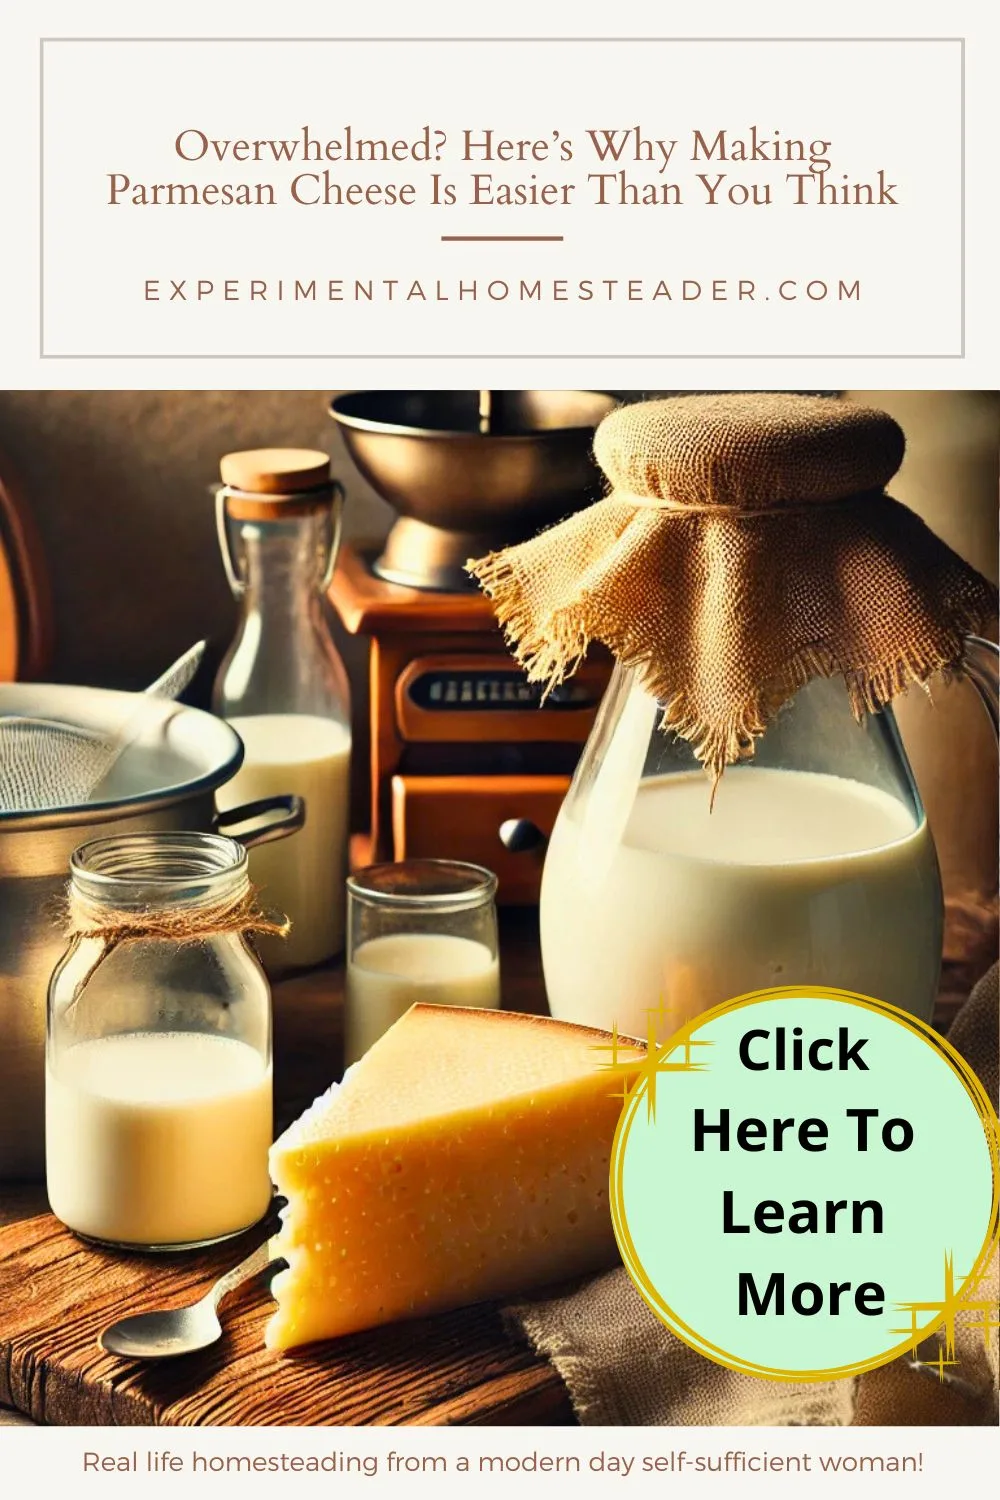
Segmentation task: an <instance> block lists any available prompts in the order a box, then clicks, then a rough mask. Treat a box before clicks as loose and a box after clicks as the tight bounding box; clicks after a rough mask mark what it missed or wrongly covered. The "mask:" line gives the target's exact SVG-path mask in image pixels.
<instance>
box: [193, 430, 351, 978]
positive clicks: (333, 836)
mask: <svg viewBox="0 0 1000 1500" xmlns="http://www.w3.org/2000/svg"><path fill="white" fill-rule="evenodd" d="M220 467H221V476H222V485H221V487H220V489H219V490H218V492H217V495H216V506H217V512H216V514H217V523H218V535H219V545H220V548H221V550H222V559H223V563H224V564H225V568H226V574H227V577H228V579H229V584H230V587H231V588H232V591H233V594H234V596H235V597H236V599H237V601H238V603H239V605H240V622H239V629H238V631H237V634H236V638H235V640H234V641H233V644H232V646H231V647H230V649H229V651H228V653H227V654H226V657H225V659H224V661H223V662H222V665H221V667H220V669H219V673H218V676H217V678H216V683H215V691H214V695H213V707H214V709H215V711H216V713H218V714H220V715H221V716H222V717H224V718H226V719H228V720H229V722H230V723H231V724H232V726H233V728H234V729H235V730H236V732H237V733H238V734H239V736H240V738H241V739H242V740H243V743H244V746H245V747H246V758H245V760H244V763H243V767H242V769H241V770H240V771H239V772H238V773H237V775H236V776H235V777H234V778H233V780H232V781H231V782H229V784H228V785H227V786H226V787H224V788H223V789H222V791H221V792H220V793H219V799H218V800H219V807H220V810H223V809H225V808H228V807H230V806H232V805H235V804H237V803H240V802H248V801H254V800H256V799H257V798H259V797H267V796H271V795H274V794H275V793H277V792H280V793H289V792H290V793H295V794H297V795H298V796H300V797H302V798H303V799H304V801H305V804H306V822H305V827H304V828H303V829H302V831H301V832H300V833H298V834H296V836H295V837H294V839H292V840H291V841H287V842H283V843H274V844H269V845H267V846H264V847H261V848H259V849H257V850H255V851H254V853H253V855H252V856H251V866H250V874H251V877H252V879H253V880H254V882H255V883H256V884H257V885H258V886H260V887H261V889H262V897H263V900H264V902H265V904H266V905H268V906H273V907H276V908H277V909H278V910H280V911H283V912H285V913H287V915H288V917H289V918H290V920H291V923H292V927H291V932H290V935H289V937H288V938H287V939H286V940H285V941H284V942H280V941H276V940H271V939H264V940H263V941H262V943H261V954H262V956H263V958H264V961H265V965H266V966H267V967H268V968H269V969H271V970H274V969H278V968H298V967H305V966H307V965H312V964H318V963H322V962H324V961H325V960H327V959H329V958H332V957H333V956H334V955H335V954H337V953H339V952H340V951H341V949H342V948H343V946H344V915H345V906H346V890H345V879H346V874H347V840H348V810H349V782H350V753H351V727H350V690H349V686H348V680H347V674H346V672H345V670H344V665H343V662H342V661H341V659H340V656H339V654H338V652H337V649H336V647H335V645H334V643H333V639H332V637H331V634H330V625H329V616H328V612H327V604H326V592H327V589H328V587H329V583H330V579H331V576H332V574H333V568H334V564H335V561H336V555H337V546H338V542H339V536H340V521H341V510H342V505H343V491H342V490H341V488H340V486H339V485H338V484H337V483H336V482H335V481H333V480H331V478H330V460H329V458H328V457H327V455H326V454H325V453H321V452H315V451H313V450H309V449H293V448H265V449H255V450H252V451H248V452H241V453H229V454H227V455H226V456H225V457H224V458H223V459H222V462H221V466H220Z"/></svg>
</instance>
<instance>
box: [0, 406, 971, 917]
mask: <svg viewBox="0 0 1000 1500" xmlns="http://www.w3.org/2000/svg"><path fill="white" fill-rule="evenodd" d="M330 394H331V393H330V392H328V391H240V392H233V391H194V392H189V391H166V392H158V391H8V392H0V453H2V454H3V455H5V457H6V458H7V459H9V461H10V463H11V464H12V466H13V469H14V471H15V472H16V473H17V474H18V475H19V476H20V480H21V484H22V487H23V488H24V490H25V492H26V493H27V495H28V497H29V499H30V501H31V504H32V507H33V509H34V512H35V515H36V518H37V522H38V526H39V529H40V531H41V534H42V539H43V543H44V547H45V552H46V555H47V558H48V563H49V568H50V572H51V575H52V585H53V594H54V608H55V626H56V652H55V660H54V663H53V668H52V672H51V675H52V676H53V677H54V678H56V679H59V680H65V681H78V682H88V683H92V684H95V685H109V686H125V687H141V686H143V685H145V684H146V683H147V682H149V681H150V680H151V679H152V678H153V677H155V676H156V675H157V674H158V673H159V672H160V671H161V670H162V669H163V667H164V666H166V665H167V664H168V663H169V662H170V661H171V660H173V658H174V657H175V656H176V655H178V654H179V653H180V652H181V651H182V650H184V648H185V647H187V646H188V645H190V644H191V642H192V641H194V640H197V639H198V638H200V637H202V636H207V637H208V638H209V639H210V641H211V643H212V650H213V659H216V660H217V658H218V655H219V654H221V651H222V650H223V649H224V647H225V645H226V643H227V642H228V640H229V638H230V636H231V633H232V630H233V626H234V620H235V610H234V605H233V602H232V599H231V598H230V595H229V591H228V588H227V586H226V582H225V578H224V576H223V572H222V566H221V562H220V560H219V556H218V550H217V547H216V541H215V530H214V521H213V514H212V504H211V500H210V497H209V494H208V486H209V485H210V484H211V483H212V482H213V481H214V480H215V479H217V477H218V461H219V455H220V454H222V453H225V452H228V451H230V450H232V449H236V448H251V447H263V446H281V445H289V446H295V447H319V448H326V449H327V450H328V451H329V452H331V453H332V455H333V459H334V472H335V473H336V474H337V475H338V476H339V477H340V478H341V480H342V481H343V482H344V483H345V485H346V487H347V492H348V506H347V512H346V517H345V530H346V534H347V535H349V536H352V537H363V538H365V539H374V538H377V537H379V536H381V535H382V534H383V533H384V531H385V529H386V527H387V525H388V522H389V511H388V509H387V507H386V506H385V505H384V504H383V503H382V502H381V501H380V500H378V498H377V497H376V496H374V495H373V494H372V492H371V491H370V490H369V489H368V487H367V485H365V483H364V482H363V481H362V480H361V479H360V477H359V476H358V475H357V474H356V472H355V471H354V470H353V468H352V466H351V465H350V463H349V461H348V459H347V458H346V455H345V454H344V453H343V450H342V448H341V446H340V441H339V436H338V433H337V431H336V428H335V426H334V424H333V423H332V422H331V421H330V420H329V418H328V417H327V415H326V406H327V403H328V401H329V398H330ZM621 394H623V395H624V394H630V395H634V394H638V393H621ZM848 395H849V398H850V399H858V400H862V401H864V402H865V403H866V404H870V405H874V406H881V407H884V408H886V409H888V410H890V411H892V412H893V414H894V415H895V416H896V417H897V419H898V420H899V421H900V422H901V423H902V425H903V427H904V430H905V431H906V434H907V440H908V449H907V457H906V460H905V463H904V466H903V470H902V473H901V475H900V477H899V480H898V482H896V483H894V485H893V486H892V490H893V493H894V494H895V495H896V496H897V497H898V498H899V499H900V500H903V501H904V502H905V503H906V504H908V505H910V506H912V507H913V508H914V509H915V510H917V511H918V512H919V513H920V514H921V515H923V516H924V518H925V519H926V520H927V521H928V522H929V523H930V524H931V525H932V526H933V527H934V528H935V530H937V531H938V532H940V534H941V535H942V536H943V537H944V538H945V539H946V540H947V541H948V542H949V543H950V544H951V545H952V546H953V547H955V548H956V549H957V550H958V551H959V552H961V553H962V554H963V555H964V556H965V557H967V558H968V559H969V560H970V561H971V562H972V563H974V564H975V565H976V566H977V567H978V568H980V569H981V570H982V571H983V572H985V573H987V574H989V575H991V576H992V577H994V578H995V577H996V573H997V477H998V469H997V465H998V460H997V446H998V428H1000V394H998V393H997V392H940V391H939V392H924V391H916V392H914V391H910V392H907V391H895V392H887V391H874V392H873V391H865V392H850V393H848ZM340 644H341V646H342V649H343V650H344V652H345V656H346V657H347V659H348V665H349V669H350V671H351V676H352V680H353V683H354V689H355V701H356V708H357V715H356V717H357V721H358V727H359V729H363V724H364V716H365V707H364V705H365V659H364V647H363V645H359V643H358V642H349V641H345V640H343V639H342V640H341V642H340ZM210 677H211V668H209V669H208V670H207V671H206V673H205V676H204V679H203V680H202V682H201V684H200V688H201V693H202V695H203V694H204V691H205V689H206V687H207V684H208V682H209V680H210ZM900 721H901V723H902V726H903V732H904V736H905V737H906V740H907V744H908V748H909V749H910V753H911V758H912V760H913V763H914V767H915V770H916V773H917V777H918V780H919V781H920V784H921V789H922V791H923V794H924V798H925V801H926V802H927V805H928V809H929V812H930V815H931V818H932V821H933V823H934V826H935V833H936V836H937V839H938V843H939V846H940V848H941V851H942V863H943V865H944V867H945V873H946V877H947V879H948V881H949V883H950V884H951V885H952V887H957V886H959V885H973V884H974V885H979V886H980V887H984V888H985V886H986V885H988V884H989V882H990V881H991V880H993V881H995V873H996V845H995V829H996V801H995V792H996V759H995V757H996V751H995V748H994V747H993V745H992V743H991V740H990V736H989V734H988V731H987V726H986V723H985V718H984V717H983V716H982V715H981V714H980V712H979V709H978V705H976V704H975V703H974V702H972V700H971V695H970V693H969V691H968V689H966V688H964V687H962V686H959V687H956V688H954V689H948V690H940V691H939V692H936V693H935V706H934V707H933V708H930V707H928V705H927V703H926V702H925V701H924V700H923V699H922V696H921V695H918V694H910V695H909V697H908V699H907V700H906V702H904V703H903V705H902V706H901V709H900ZM360 737H361V736H360V734H359V740H360ZM365 758H366V757H365V756H364V755H361V756H357V757H356V761H357V764H358V768H359V770H358V774H359V777H363V773H364V761H365ZM970 788H971V789H973V790H972V792H971V793H970ZM358 805H359V807H360V806H363V799H362V797H361V795H360V793H359V802H358Z"/></svg>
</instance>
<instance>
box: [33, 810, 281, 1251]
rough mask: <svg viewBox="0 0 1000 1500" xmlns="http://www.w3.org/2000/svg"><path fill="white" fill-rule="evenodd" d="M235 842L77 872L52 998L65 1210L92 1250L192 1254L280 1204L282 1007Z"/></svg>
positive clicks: (89, 847) (49, 1109)
mask: <svg viewBox="0 0 1000 1500" xmlns="http://www.w3.org/2000/svg"><path fill="white" fill-rule="evenodd" d="M249 897H250V881H249V875H248V871H247V855H246V851H245V850H244V849H243V847H242V846H241V845H240V844H238V843H237V842H236V841H235V840H233V839H228V838H223V837H221V836H220V835H218V834H202V833H135V834H125V835H121V836H118V837H115V838H107V839H99V840H97V841H95V842H93V843H90V844H85V845H83V847H82V848H80V849H78V850H77V851H76V852H75V853H74V855H73V858H72V864H71V886H70V902H71V914H72V926H73V930H74V933H75V936H74V937H73V938H72V940H71V942H70V946H69V948H68V949H67V951H66V953H65V955H64V956H63V958H62V960H61V962H60V963H59V965H58V967H57V968H56V971H55V973H54V975H53V977H52V982H51V984H50V987H49V1018H48V1035H47V1042H46V1059H45V1067H46V1087H45V1159H46V1180H47V1187H48V1195H49V1202H50V1204H51V1207H52V1211H53V1213H54V1214H55V1215H56V1216H57V1217H58V1218H60V1219H61V1220H62V1221H63V1223H64V1224H66V1225H68V1226H69V1228H70V1229H72V1230H75V1231H76V1233H78V1234H80V1235H83V1236H85V1237H86V1238H87V1239H92V1240H97V1241H101V1242H103V1243H107V1244H113V1245H120V1246H126V1247H129V1248H138V1249H143V1250H175V1249H186V1248H190V1247H193V1246H196V1245H207V1244H212V1243H214V1242H215V1241H217V1240H222V1239H226V1238H228V1237H229V1236H231V1235H234V1234H238V1233H240V1231H241V1230H244V1229H247V1228H248V1227H249V1226H250V1225H251V1224H255V1223H256V1222H257V1221H258V1220H259V1219H261V1218H262V1217H263V1216H264V1214H266V1213H267V1211H268V1208H269V1206H270V1202H271V1184H270V1180H269V1177H268V1166H267V1153H268V1148H269V1146H270V1143H271V1134H272V1117H271V1116H272V1110H271V1003H270V989H269V986H268V983H267V979H266V977H265V975H264V971H263V969H262V968H261V966H260V964H259V962H258V961H257V958H256V956H255V955H254V953H253V951H252V949H251V948H250V946H249V944H248V942H247V939H246V937H245V935H244V930H245V928H244V924H245V923H248V922H250V921H251V915H250V913H249V912H248V908H247V903H248V901H249Z"/></svg>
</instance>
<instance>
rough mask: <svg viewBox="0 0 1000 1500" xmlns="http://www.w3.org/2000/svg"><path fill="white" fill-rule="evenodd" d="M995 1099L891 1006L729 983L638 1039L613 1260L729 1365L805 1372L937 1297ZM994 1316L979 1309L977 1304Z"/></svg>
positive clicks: (841, 1372)
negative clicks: (638, 1067)
mask: <svg viewBox="0 0 1000 1500" xmlns="http://www.w3.org/2000/svg"><path fill="white" fill-rule="evenodd" d="M998 1135H1000V1131H998V1125H997V1117H996V1114H995V1112H994V1110H993V1107H992V1105H991V1103H990V1100H989V1098H988V1097H987V1095H986V1093H985V1091H984V1090H983V1088H982V1085H981V1084H980V1083H979V1080H978V1079H977V1078H976V1076H975V1075H974V1074H973V1072H972V1071H971V1069H970V1068H969V1067H968V1065H967V1064H966V1063H965V1061H964V1060H963V1059H962V1058H961V1057H960V1056H959V1055H958V1053H956V1052H955V1051H954V1049H953V1048H951V1047H949V1045H948V1044H947V1042H945V1041H944V1040H943V1039H942V1038H941V1037H939V1036H938V1035H937V1034H936V1033H935V1032H934V1031H932V1030H931V1028H930V1027H928V1026H925V1025H923V1023H921V1022H919V1021H916V1020H914V1018H913V1017H912V1016H909V1015H906V1014H905V1013H904V1012H902V1011H899V1010H897V1009H896V1008H895V1007H894V1006H890V1005H885V1004H882V1003H881V1002H879V1001H876V1000H870V999H866V998H865V997H863V996H860V995H852V994H848V993H846V992H844V991H840V990H829V989H815V990H808V991H807V990H803V989H783V990H773V991H766V992H762V993H759V994H754V995H748V996H743V997H741V998H740V999H738V1000H733V1001H730V1002H728V1003H727V1004H725V1005H720V1006H716V1007H715V1009H713V1010H710V1011H706V1012H705V1013H704V1014H703V1015H701V1016H698V1017H697V1018H696V1019H695V1020H694V1021H693V1022H691V1023H690V1024H689V1025H688V1026H686V1027H684V1029H683V1030H682V1031H680V1032H678V1033H677V1034H676V1035H675V1036H674V1037H672V1038H671V1039H670V1041H669V1042H667V1043H666V1044H665V1045H662V1046H660V1045H657V1046H655V1047H651V1048H650V1050H649V1053H648V1057H647V1062H646V1064H645V1065H644V1067H643V1069H642V1072H641V1074H640V1076H639V1078H638V1080H637V1081H636V1082H635V1084H634V1085H633V1087H632V1089H631V1090H630V1092H629V1094H628V1096H627V1099H626V1103H625V1108H624V1111H623V1113H622V1118H621V1121H620V1123H619V1126H618V1132H617V1135H616V1137H615V1145H614V1152H613V1156H612V1163H611V1205H612V1216H613V1220H614V1226H615V1234H616V1236H617V1239H618V1244H619V1248H620V1250H621V1253H622V1258H623V1260H624V1263H625V1266H626V1268H627V1269H628V1271H629V1274H630V1275H631V1277H632V1279H633V1281H634V1282H635V1284H636V1286H637V1287H638V1289H639V1291H640V1292H641V1294H642V1296H643V1297H644V1298H645V1300H646V1301H647V1303H648V1304H649V1306H650V1307H651V1308H652V1310H653V1311H654V1312H655V1313H656V1315H657V1316H658V1317H659V1318H660V1319H661V1320H662V1321H663V1322H664V1323H665V1324H666V1325H667V1326H668V1327H669V1328H671V1329H672V1330H673V1332H674V1333H676V1334H677V1335H678V1336H679V1337H680V1338H682V1339H683V1340H684V1341H685V1342H686V1343H688V1344H690V1345H691V1346H692V1347H693V1348H695V1349H697V1350H699V1351H700V1352H701V1353H703V1354H705V1355H706V1356H708V1357H709V1358H710V1359H713V1360H715V1361H716V1362H717V1363H719V1364H722V1365H726V1366H728V1367H729V1368H731V1369H737V1370H742V1371H744V1372H746V1373H749V1374H756V1375H765V1376H769V1377H771V1378H778V1379H795V1380H826V1379H830V1378H832V1377H837V1376H845V1375H851V1374H857V1373H859V1372H861V1371H862V1370H867V1369H872V1368H874V1367H875V1366H877V1365H881V1364H885V1363H887V1362H888V1361H889V1360H891V1359H894V1358H895V1357H896V1356H897V1355H899V1354H903V1353H905V1352H907V1351H908V1350H910V1349H912V1348H915V1347H916V1345H917V1344H918V1343H919V1342H920V1341H921V1340H922V1339H923V1338H925V1337H926V1336H927V1334H928V1333H930V1332H931V1331H932V1330H934V1329H935V1328H937V1327H939V1326H941V1325H942V1324H943V1325H944V1326H945V1329H946V1333H947V1335H948V1337H947V1338H946V1352H947V1351H948V1350H950V1349H951V1338H952V1336H953V1332H954V1318H955V1315H956V1313H957V1312H958V1310H959V1309H960V1308H961V1309H964V1310H965V1311H964V1313H963V1316H965V1317H970V1316H971V1317H972V1318H973V1319H976V1320H978V1319H979V1318H980V1317H981V1319H982V1325H983V1329H984V1331H985V1330H986V1329H987V1328H989V1327H991V1326H995V1319H996V1315H997V1314H996V1308H995V1307H991V1306H990V1305H989V1304H988V1303H984V1304H982V1305H980V1304H979V1303H978V1302H977V1296H976V1285H975V1284H976V1281H977V1280H978V1277H979V1276H980V1274H981V1273H982V1270H983V1267H984V1264H985V1261H986V1259H987V1257H988V1255H989V1253H990V1250H991V1248H992V1245H993V1243H994V1240H995V1237H996V1232H997V1203H998V1182H1000V1176H998ZM991 1318H992V1319H993V1320H994V1321H993V1323H991V1322H990V1319H991Z"/></svg>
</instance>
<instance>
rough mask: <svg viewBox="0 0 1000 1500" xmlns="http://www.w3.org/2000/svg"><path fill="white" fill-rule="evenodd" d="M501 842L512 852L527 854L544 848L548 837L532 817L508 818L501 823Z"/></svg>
mask: <svg viewBox="0 0 1000 1500" xmlns="http://www.w3.org/2000/svg"><path fill="white" fill-rule="evenodd" d="M500 842H501V843H502V844H503V846H504V848H505V849H507V850H509V852H510V853H511V854H527V853H528V852H529V851H530V850H532V849H540V848H542V846H543V845H544V844H545V843H546V838H545V835H544V833H543V832H542V830H541V829H540V828H539V826H538V824H537V823H533V822H532V821H531V819H530V818H507V819H506V820H505V821H504V822H503V823H501V824H500Z"/></svg>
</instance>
